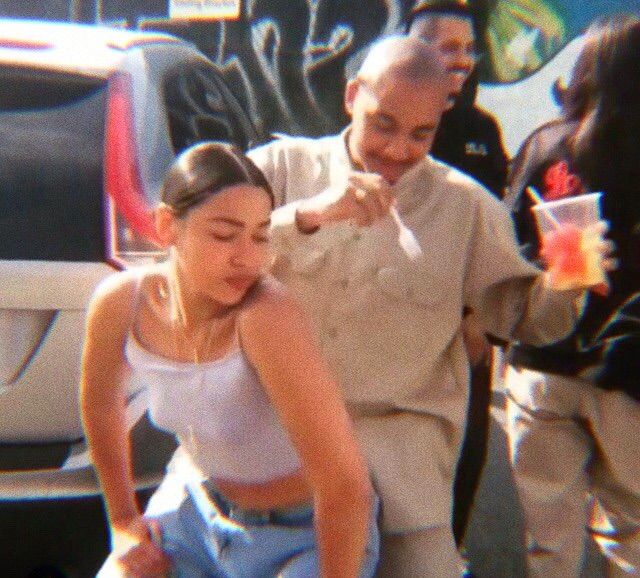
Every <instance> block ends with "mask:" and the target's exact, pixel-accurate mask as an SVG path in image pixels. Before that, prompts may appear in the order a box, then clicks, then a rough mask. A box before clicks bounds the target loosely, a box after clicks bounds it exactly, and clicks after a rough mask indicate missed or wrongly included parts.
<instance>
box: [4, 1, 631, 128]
mask: <svg viewBox="0 0 640 578" xmlns="http://www.w3.org/2000/svg"><path fill="white" fill-rule="evenodd" d="M414 1H415V0H367V1H363V2H354V1H351V0H242V10H241V15H240V18H239V19H238V20H235V21H191V22H185V21H172V20H169V19H168V17H167V15H168V6H167V2H166V0H131V1H126V2H125V1H124V0H57V1H56V2H50V3H41V4H39V5H36V4H33V3H28V4H25V3H23V2H20V1H19V0H0V15H6V16H14V17H15V16H25V17H30V18H47V19H60V20H65V19H82V20H84V21H93V22H104V23H115V24H118V25H127V26H130V27H136V26H138V27H141V28H145V29H155V30H165V31H169V32H172V33H175V34H177V35H179V36H183V37H185V38H188V39H190V40H192V41H193V42H195V43H196V44H197V45H198V46H199V47H200V48H201V49H202V50H203V51H204V52H205V53H206V54H207V55H208V56H209V57H210V58H211V59H212V60H213V61H214V62H215V63H216V64H218V66H220V68H221V70H222V71H223V74H224V75H225V77H226V79H227V81H228V82H229V83H230V84H231V86H232V87H233V88H234V90H235V92H236V93H237V95H238V97H239V98H240V99H241V100H242V101H243V103H244V105H245V106H246V108H247V110H248V111H249V113H250V114H251V116H252V118H253V120H254V122H255V123H256V125H257V126H259V127H262V129H263V130H264V131H265V133H268V132H287V133H292V134H309V135H319V134H325V133H329V132H334V131H336V130H338V129H339V128H341V127H342V126H344V124H345V122H346V117H345V115H344V111H343V106H342V89H343V87H344V82H345V68H346V67H348V64H349V61H350V59H352V58H353V57H354V55H356V54H357V53H358V51H360V50H361V49H362V48H364V47H365V46H366V45H367V44H369V43H370V42H371V41H373V40H375V39H376V38H378V37H380V36H381V35H384V34H389V33H392V32H394V31H398V30H400V29H401V27H402V23H403V20H404V19H405V17H406V16H407V14H408V12H409V10H410V9H411V7H412V5H413V4H414ZM469 4H470V5H471V6H472V7H473V9H474V11H475V13H476V14H477V28H478V36H479V40H480V48H481V51H482V52H483V58H482V59H481V61H480V63H479V73H480V81H481V84H482V85H485V86H492V85H504V84H513V83H518V82H520V81H522V80H524V79H526V78H528V77H529V76H531V75H532V74H534V73H536V72H537V71H538V70H540V69H541V68H542V67H543V66H544V65H545V64H547V63H548V62H549V61H550V60H552V59H554V58H556V57H557V56H558V55H559V54H560V53H561V52H562V51H563V49H564V48H565V47H566V46H567V45H568V44H569V43H570V42H571V40H573V39H574V38H575V37H576V36H578V35H579V34H580V33H581V32H582V31H583V30H584V28H585V27H586V26H587V25H588V24H589V23H590V22H591V21H593V20H594V19H595V18H597V17H599V16H604V15H607V14H612V13H614V12H621V11H632V12H638V11H640V0H590V1H589V2H582V1H581V0H469ZM545 105H546V103H545ZM498 112H499V111H498ZM515 138H516V137H514V139H515Z"/></svg>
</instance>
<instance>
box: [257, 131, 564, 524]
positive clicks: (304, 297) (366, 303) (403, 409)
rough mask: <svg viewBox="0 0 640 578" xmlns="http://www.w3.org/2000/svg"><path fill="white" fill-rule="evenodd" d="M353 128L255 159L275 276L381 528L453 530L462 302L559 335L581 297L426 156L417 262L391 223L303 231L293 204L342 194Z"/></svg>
mask: <svg viewBox="0 0 640 578" xmlns="http://www.w3.org/2000/svg"><path fill="white" fill-rule="evenodd" d="M344 142H345V133H342V134H341V135H336V136H332V137H324V138H320V139H303V138H285V139H282V140H278V141H275V142H273V143H269V144H268V145H266V146H264V147H261V148H259V149H256V150H254V151H252V152H251V153H250V156H251V157H252V158H253V160H254V161H255V162H256V163H257V164H258V165H259V166H260V167H261V168H262V169H263V171H264V172H265V174H266V175H267V178H268V179H269V181H270V183H271V184H272V186H273V189H274V193H275V196H276V201H277V203H278V205H279V206H280V208H279V209H277V210H276V211H275V212H274V215H273V235H274V245H275V249H276V267H275V271H276V274H277V275H278V277H279V278H280V279H282V280H283V281H284V282H285V283H286V284H287V285H288V286H289V287H290V288H291V289H292V290H293V291H294V292H295V294H296V295H297V296H298V298H299V299H300V300H301V301H302V303H303V304H304V305H305V306H306V308H307V310H308V312H309V313H310V314H311V317H312V320H313V323H314V324H315V328H316V329H317V333H318V336H319V339H320V341H321V344H322V347H323V351H324V354H325V356H326V359H327V360H328V361H329V363H330V365H331V367H332V368H333V370H334V372H335V374H336V375H337V377H338V379H339V381H340V383H341V384H342V386H343V389H344V392H345V396H346V399H347V403H348V406H349V409H350V411H351V414H352V416H353V417H354V421H355V423H356V428H357V430H358V434H359V436H360V439H361V443H362V445H363V448H364V451H365V453H366V455H367V457H368V459H369V462H370V464H371V468H372V471H373V476H374V480H375V483H376V484H377V487H378V491H379V492H380V494H381V496H382V501H383V512H384V528H385V529H386V530H387V531H407V530H411V529H415V528H420V527H427V526H432V525H441V524H449V522H450V517H451V491H452V489H451V488H452V480H453V474H454V469H455V463H456V460H457V457H458V452H459V446H460V441H461V437H462V431H463V428H464V420H465V411H466V405H467V394H468V361H467V357H466V353H465V349H464V346H463V342H462V336H461V330H460V324H461V320H462V309H463V306H464V305H469V306H472V307H473V308H474V309H475V310H476V311H477V312H478V314H479V317H480V319H481V321H482V322H483V323H484V326H485V327H486V328H487V329H488V330H489V331H490V332H491V333H493V334H495V335H497V336H499V337H503V338H511V337H516V338H522V339H523V340H526V341H528V342H530V343H543V342H548V341H552V340H556V339H558V338H560V337H562V336H564V335H565V334H566V333H567V332H569V331H570V329H571V328H572V325H573V323H574V321H575V312H576V307H575V300H576V294H575V293H571V294H568V293H559V292H554V291H550V290H548V289H547V288H546V287H545V286H544V284H543V283H542V276H541V275H540V272H539V270H537V269H536V268H534V267H533V266H532V265H531V264H529V263H528V262H527V261H525V260H524V259H522V258H521V257H520V255H519V252H518V247H517V245H516V241H515V238H514V234H513V230H512V224H511V220H510V217H509V215H508V213H507V211H506V210H505V209H504V208H503V206H502V205H501V204H500V202H499V201H497V200H495V198H494V197H493V196H492V195H491V194H490V193H488V192H487V191H486V190H485V189H483V188H482V187H481V186H480V185H478V184H477V183H475V181H473V180H471V179H470V178H469V177H467V176H465V175H463V174H462V173H460V172H459V171H456V170H455V169H452V168H451V167H449V166H448V165H445V164H443V163H440V162H438V161H435V160H434V159H432V158H430V157H427V158H425V160H424V161H422V162H421V163H420V164H419V166H417V167H414V168H413V169H412V170H411V171H410V172H409V173H408V174H406V175H405V176H403V178H402V179H401V180H400V181H399V183H398V184H397V185H396V189H397V199H398V205H397V207H398V211H399V213H400V215H401V217H402V219H403V221H404V222H405V224H406V225H408V226H409V228H410V229H412V231H413V232H414V234H415V236H416V238H417V239H418V241H419V243H420V245H421V247H422V251H423V255H422V257H421V258H420V259H419V260H418V261H417V262H416V261H411V260H410V259H409V258H408V257H407V256H406V255H405V254H404V252H403V250H402V248H401V247H400V246H399V244H398V229H397V226H396V224H395V223H394V221H393V220H392V219H391V218H390V217H389V218H385V219H383V220H381V221H379V222H377V223H375V224H374V225H372V226H370V227H362V228H358V227H356V226H354V225H351V224H347V223H340V224H332V225H328V226H325V227H322V228H321V229H320V230H319V231H318V232H317V233H314V234H312V235H304V234H301V233H300V232H299V231H298V230H297V228H296V226H295V224H294V217H295V209H296V206H297V203H296V201H299V200H301V199H304V198H308V197H311V196H314V195H316V194H318V193H320V192H323V191H324V194H332V193H333V192H339V191H342V190H344V188H345V186H346V182H347V175H348V173H349V171H351V170H352V169H351V165H350V161H349V157H348V154H347V151H346V147H345V144H344Z"/></svg>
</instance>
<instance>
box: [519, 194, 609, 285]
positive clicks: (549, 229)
mask: <svg viewBox="0 0 640 578" xmlns="http://www.w3.org/2000/svg"><path fill="white" fill-rule="evenodd" d="M530 194H532V196H533V193H530ZM600 196H601V193H588V194H584V195H577V196H575V197H568V198H566V199H561V200H558V201H550V202H539V197H537V196H536V197H535V198H536V199H537V200H538V202H537V204H535V205H534V206H533V207H532V208H531V210H532V211H533V214H534V215H535V218H536V223H537V225H538V233H539V235H540V246H541V248H540V255H541V257H542V259H543V260H544V261H545V263H546V265H547V270H548V271H549V273H550V274H551V282H552V284H553V287H554V288H556V289H586V288H594V287H595V288H598V287H599V288H600V289H602V288H603V287H606V285H607V277H606V274H605V271H604V269H603V267H602V253H601V245H602V241H603V239H602V227H601V225H600Z"/></svg>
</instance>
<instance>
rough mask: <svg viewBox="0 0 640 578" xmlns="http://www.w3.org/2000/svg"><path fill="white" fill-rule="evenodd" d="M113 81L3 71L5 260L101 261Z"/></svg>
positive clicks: (0, 124)
mask: <svg viewBox="0 0 640 578" xmlns="http://www.w3.org/2000/svg"><path fill="white" fill-rule="evenodd" d="M105 104H106V81H103V80H96V79H91V80H88V79H86V78H83V77H77V76H73V75H66V74H51V73H47V72H43V71H35V70H22V69H20V70H17V69H11V68H0V259H11V260H16V259H27V260H34V259H42V260H49V261H51V260H53V261H99V260H103V258H104V254H105V243H104V233H103V232H104V217H103V201H102V182H103V175H102V158H103V141H104V116H105V115H104V109H105Z"/></svg>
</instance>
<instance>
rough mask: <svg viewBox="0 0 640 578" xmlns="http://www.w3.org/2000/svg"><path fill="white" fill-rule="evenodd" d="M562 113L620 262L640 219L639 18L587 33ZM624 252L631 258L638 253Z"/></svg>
mask: <svg viewBox="0 0 640 578" xmlns="http://www.w3.org/2000/svg"><path fill="white" fill-rule="evenodd" d="M562 111H563V116H564V118H565V119H567V120H568V121H572V122H575V123H576V125H577V129H576V131H575V133H574V134H573V136H572V138H571V142H570V146H571V148H572V150H573V157H574V168H575V169H576V171H577V173H578V174H579V175H580V177H581V178H582V179H583V181H584V182H585V184H586V185H587V188H588V189H589V190H592V191H604V192H606V193H607V194H606V195H605V196H604V197H603V212H604V214H605V215H606V217H607V218H608V219H609V220H610V221H611V223H612V229H611V236H612V238H614V240H615V241H616V243H617V244H618V248H619V250H620V251H619V253H620V255H621V256H624V255H623V254H624V253H625V249H624V247H625V246H626V245H628V244H629V239H638V236H637V232H634V231H635V228H636V227H637V226H638V221H639V219H640V194H638V187H639V186H640V140H639V139H638V134H640V18H638V16H635V15H616V16H612V17H609V18H605V19H602V20H599V21H597V22H596V23H594V24H593V25H591V26H590V27H589V28H588V30H587V32H586V38H585V45H584V48H583V50H582V52H581V54H580V56H579V57H578V60H577V61H576V64H575V67H574V71H573V75H572V78H571V81H570V83H569V86H568V87H567V89H566V90H565V91H564V92H563V94H562ZM614 233H615V235H614ZM634 243H637V241H634ZM632 245H633V243H632ZM634 246H635V245H634ZM628 251H631V252H633V253H635V252H638V251H640V247H636V248H635V249H628ZM636 258H638V259H640V254H638V255H635V256H634V257H633V259H636ZM629 259H631V258H629Z"/></svg>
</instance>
